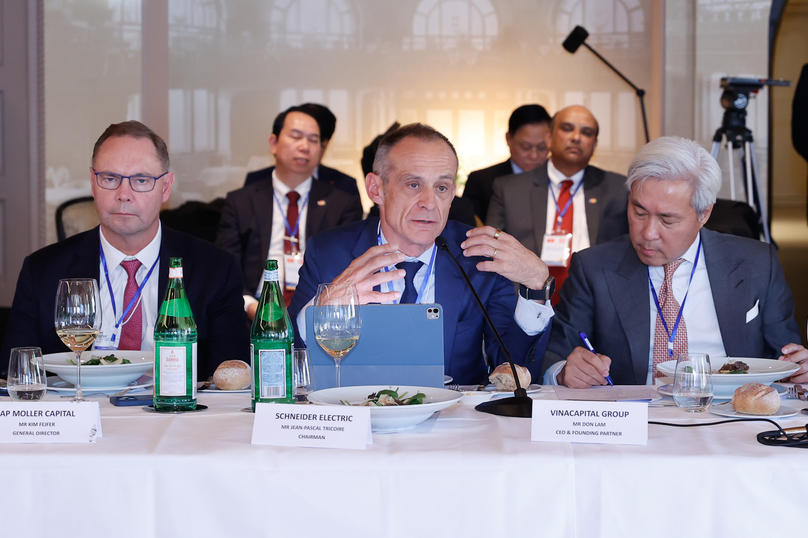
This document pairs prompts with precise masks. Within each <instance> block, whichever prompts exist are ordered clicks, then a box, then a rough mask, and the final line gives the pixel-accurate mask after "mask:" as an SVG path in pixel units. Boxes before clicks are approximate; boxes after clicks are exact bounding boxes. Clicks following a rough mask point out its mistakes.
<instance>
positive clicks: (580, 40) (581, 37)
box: [563, 26, 589, 54]
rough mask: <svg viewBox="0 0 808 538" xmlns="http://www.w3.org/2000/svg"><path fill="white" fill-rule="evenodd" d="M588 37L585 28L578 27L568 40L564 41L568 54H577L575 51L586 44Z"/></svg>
mask: <svg viewBox="0 0 808 538" xmlns="http://www.w3.org/2000/svg"><path fill="white" fill-rule="evenodd" d="M587 37H589V32H587V31H586V30H585V29H584V27H583V26H576V27H575V28H573V30H572V32H570V35H568V36H567V39H565V40H564V43H563V46H564V48H565V49H567V52H571V53H572V54H575V51H576V50H578V47H580V46H581V45H583V44H584V41H586V38H587Z"/></svg>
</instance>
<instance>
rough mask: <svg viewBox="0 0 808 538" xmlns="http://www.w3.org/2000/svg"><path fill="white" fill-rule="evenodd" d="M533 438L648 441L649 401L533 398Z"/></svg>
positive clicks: (627, 443) (606, 441)
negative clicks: (578, 400)
mask: <svg viewBox="0 0 808 538" xmlns="http://www.w3.org/2000/svg"><path fill="white" fill-rule="evenodd" d="M530 440H531V441H555V442H558V441H561V442H568V443H602V444H611V445H647V444H648V404H647V403H646V402H565V401H557V400H533V421H532V425H531V432H530Z"/></svg>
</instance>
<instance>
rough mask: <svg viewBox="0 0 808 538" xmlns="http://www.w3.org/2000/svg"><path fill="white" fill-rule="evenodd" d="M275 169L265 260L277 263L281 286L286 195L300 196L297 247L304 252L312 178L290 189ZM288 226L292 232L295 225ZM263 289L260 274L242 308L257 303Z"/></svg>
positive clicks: (273, 171)
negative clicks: (270, 227) (270, 229)
mask: <svg viewBox="0 0 808 538" xmlns="http://www.w3.org/2000/svg"><path fill="white" fill-rule="evenodd" d="M276 172H277V169H275V170H272V190H273V191H274V192H275V195H274V197H273V198H277V199H273V200H272V203H273V204H274V207H273V208H272V231H271V235H270V239H269V251H267V259H273V260H277V261H278V277H279V280H280V282H281V286H283V283H284V282H285V281H286V274H285V266H284V263H283V238H284V236H285V235H286V221H285V217H286V211H287V209H288V208H289V198H287V197H286V194H287V193H289V192H292V191H295V192H297V193H298V194H299V195H300V198H298V200H297V211H298V213H297V214H298V217H299V218H298V221H299V222H300V224H299V228H298V237H299V238H300V242H299V243H298V246H299V247H300V253H301V254H302V253H303V252H305V251H306V217H307V216H308V213H309V204H308V196H309V193H310V192H311V183H312V177H311V176H309V178H308V179H306V181H304V182H303V183H301V184H300V185H298V186H297V187H296V188H294V189H292V188H290V187H289V186H288V185H286V183H284V182H283V181H281V180H280V179H278V175H277V173H276ZM289 226H290V227H291V228H292V229H293V230H294V228H295V223H294V222H290V223H289ZM263 287H264V273H263V271H262V272H261V280H259V281H258V288H257V289H256V290H255V294H254V295H253V296H250V295H245V296H244V308H245V309H246V308H247V307H248V306H249V305H251V304H253V303H257V302H258V299H259V298H260V297H261V289H262V288H263Z"/></svg>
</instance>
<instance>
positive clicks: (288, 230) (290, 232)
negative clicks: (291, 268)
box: [272, 189, 311, 252]
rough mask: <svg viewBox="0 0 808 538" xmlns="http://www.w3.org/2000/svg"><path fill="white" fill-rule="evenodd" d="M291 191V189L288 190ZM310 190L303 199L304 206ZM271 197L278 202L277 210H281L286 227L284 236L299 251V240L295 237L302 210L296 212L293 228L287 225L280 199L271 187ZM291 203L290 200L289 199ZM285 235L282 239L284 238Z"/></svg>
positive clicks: (307, 200)
mask: <svg viewBox="0 0 808 538" xmlns="http://www.w3.org/2000/svg"><path fill="white" fill-rule="evenodd" d="M290 192H291V191H290ZM310 194H311V191H309V192H308V193H307V194H306V197H305V198H304V199H303V207H306V204H307V203H308V202H309V195H310ZM272 197H273V198H275V203H276V204H278V210H279V211H280V212H281V218H282V219H283V225H284V227H285V228H286V237H288V238H289V242H290V243H291V244H293V245H294V246H295V249H296V250H297V251H298V252H300V240H299V239H295V236H296V235H297V230H298V229H299V228H300V217H301V216H302V215H303V212H302V211H298V212H297V221H296V222H295V229H294V230H293V229H292V228H291V226H289V221H288V220H287V219H286V213H284V211H283V206H281V201H280V199H279V198H278V193H276V192H275V189H272ZM290 203H291V201H290ZM286 237H285V238H284V239H286Z"/></svg>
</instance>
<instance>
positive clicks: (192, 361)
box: [154, 258, 197, 411]
mask: <svg viewBox="0 0 808 538" xmlns="http://www.w3.org/2000/svg"><path fill="white" fill-rule="evenodd" d="M196 340H197V334H196V322H195V321H194V315H193V313H192V312H191V305H190V304H188V298H187V297H186V296H185V286H184V285H183V282H182V258H171V263H170V265H169V269H168V288H167V289H166V297H165V300H163V303H162V304H161V305H160V311H159V313H158V315H157V323H155V325H154V410H155V411H193V410H195V409H196Z"/></svg>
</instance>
